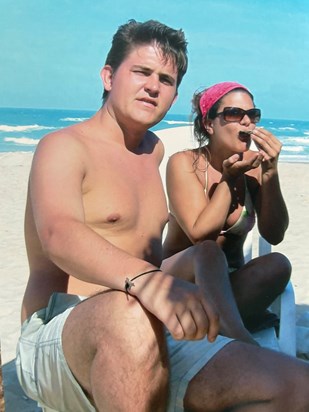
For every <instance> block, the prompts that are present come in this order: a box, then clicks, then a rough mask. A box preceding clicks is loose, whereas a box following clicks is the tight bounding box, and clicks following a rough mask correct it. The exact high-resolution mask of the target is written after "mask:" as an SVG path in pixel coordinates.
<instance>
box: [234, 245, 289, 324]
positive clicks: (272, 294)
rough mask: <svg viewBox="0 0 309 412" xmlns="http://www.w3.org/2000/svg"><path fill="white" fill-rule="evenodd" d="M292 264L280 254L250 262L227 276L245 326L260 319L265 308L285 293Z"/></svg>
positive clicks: (275, 253)
mask: <svg viewBox="0 0 309 412" xmlns="http://www.w3.org/2000/svg"><path fill="white" fill-rule="evenodd" d="M290 276H291V264H290V262H289V260H288V259H287V258H286V256H284V255H282V254H281V253H277V252H274V253H270V254H268V255H264V256H260V257H257V258H255V259H252V260H251V261H250V262H248V263H247V264H246V265H244V266H242V267H241V268H240V269H238V270H236V271H234V272H232V273H231V274H230V279H231V284H232V288H233V292H234V296H235V299H236V302H237V305H238V308H239V311H240V314H241V315H242V318H243V319H244V321H245V323H246V324H252V323H253V324H254V323H255V322H259V320H260V319H261V318H263V316H264V314H265V311H266V309H267V308H268V306H269V305H270V304H271V303H272V302H273V301H274V300H275V299H276V298H277V297H278V296H279V295H280V294H281V293H282V292H283V291H284V289H285V287H286V285H287V283H288V282H289V279H290Z"/></svg>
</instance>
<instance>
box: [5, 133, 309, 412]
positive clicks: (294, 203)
mask: <svg viewBox="0 0 309 412" xmlns="http://www.w3.org/2000/svg"><path fill="white" fill-rule="evenodd" d="M157 134H158V135H159V136H160V137H161V139H162V140H163V142H164V145H165V148H166V155H165V158H164V161H163V163H162V165H161V168H160V170H161V173H162V177H163V179H165V165H166V161H167V159H168V157H169V156H170V155H171V154H172V153H173V152H176V151H178V150H181V149H183V148H189V147H193V143H192V141H193V140H192V137H191V135H192V131H191V128H190V127H180V128H173V129H168V130H163V131H159V132H157ZM31 160H32V153H19V152H17V153H0V187H1V193H2V204H1V208H0V228H1V240H0V242H1V248H0V254H1V255H0V261H1V262H2V264H1V268H0V339H1V354H2V365H3V379H4V391H5V401H6V412H17V411H23V412H28V411H29V412H33V411H38V410H39V409H38V408H37V407H36V404H35V403H34V402H33V401H31V400H30V399H28V398H27V397H26V396H25V395H24V394H23V392H22V390H21V389H20V388H19V385H18V384H17V380H16V373H15V369H14V359H15V347H16V342H17V339H18V335H19V328H20V321H19V320H20V306H21V300H22V296H23V292H24V289H25V285H26V281H27V277H28V264H27V256H26V250H25V246H24V239H23V219H24V209H25V201H26V191H27V181H28V174H29V169H30V165H31ZM279 172H280V180H281V186H282V191H283V194H284V197H285V200H286V203H287V205H288V209H289V214H290V227H289V229H288V231H287V233H286V237H285V239H284V241H283V242H282V243H281V244H280V245H278V246H275V247H273V250H276V251H280V252H282V253H284V254H285V255H287V256H288V257H289V259H290V260H291V262H292V265H293V274H292V284H293V286H294V291H295V296H296V303H297V317H298V318H300V317H301V316H302V315H303V314H304V313H305V312H306V313H307V312H308V311H309V276H308V271H309V254H308V244H309V242H308V239H306V231H305V228H306V227H309V213H308V207H309V185H308V181H309V164H301V163H279Z"/></svg>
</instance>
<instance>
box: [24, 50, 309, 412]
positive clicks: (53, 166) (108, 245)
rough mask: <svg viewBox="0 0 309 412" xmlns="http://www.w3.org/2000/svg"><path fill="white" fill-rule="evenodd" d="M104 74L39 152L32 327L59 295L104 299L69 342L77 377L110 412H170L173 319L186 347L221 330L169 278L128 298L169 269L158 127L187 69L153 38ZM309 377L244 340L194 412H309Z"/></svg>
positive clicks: (67, 333) (32, 219)
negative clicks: (91, 108) (99, 89)
mask: <svg viewBox="0 0 309 412" xmlns="http://www.w3.org/2000/svg"><path fill="white" fill-rule="evenodd" d="M101 77H102V81H103V85H104V88H105V90H107V91H108V97H107V99H106V102H105V104H104V105H103V106H102V108H101V109H100V110H99V111H98V112H97V113H96V114H95V115H94V116H93V117H92V118H91V119H89V120H87V121H85V122H83V123H81V124H78V125H75V126H72V127H69V128H66V129H64V130H62V131H59V132H56V133H52V134H50V135H48V136H46V137H45V138H44V139H42V141H41V142H40V144H39V146H38V149H37V151H36V154H35V156H34V161H33V165H32V169H31V175H30V183H29V195H28V201H27V210H26V221H25V231H26V244H27V251H28V257H29V264H30V279H29V283H28V286H27V290H26V293H25V297H24V301H23V310H22V320H25V319H26V318H27V317H29V316H30V315H31V314H32V313H33V312H34V311H36V310H38V309H40V308H42V307H46V305H47V303H48V300H49V297H50V295H51V293H52V292H55V291H59V292H69V293H74V294H80V295H86V296H91V298H89V299H87V300H86V301H83V302H82V303H81V304H79V305H78V306H77V307H76V308H75V309H73V311H72V312H71V314H70V315H69V318H68V319H67V321H66V324H65V327H64V331H63V336H62V338H63V347H64V353H65V356H66V360H67V362H68V364H69V366H70V369H71V370H72V372H73V374H74V375H75V377H76V379H77V380H78V382H79V383H80V384H81V386H82V387H83V388H84V390H85V392H86V393H87V394H88V396H89V398H90V399H91V400H92V402H93V404H94V405H95V407H96V409H97V410H98V411H109V412H110V411H135V412H136V411H151V412H154V411H164V410H166V400H167V390H168V385H167V379H168V367H167V363H168V359H167V353H166V348H165V343H164V333H163V324H164V325H165V326H166V327H167V328H168V329H169V330H170V332H171V333H172V335H173V336H174V337H175V338H176V339H188V340H189V339H191V340H192V339H200V338H202V337H204V336H205V335H206V334H208V339H209V340H214V339H215V338H216V335H217V333H218V329H219V322H218V317H217V315H216V313H215V312H214V311H213V309H212V306H211V305H210V304H209V303H208V302H207V301H206V300H205V298H204V297H203V296H202V294H201V292H200V290H199V288H198V286H197V285H195V284H193V283H189V282H186V281H184V280H181V279H177V278H175V277H173V276H172V275H170V274H167V273H161V272H154V273H151V274H149V275H145V276H141V277H140V278H138V279H136V280H135V281H134V284H135V286H134V287H132V289H131V290H130V294H126V293H124V285H125V279H126V277H128V278H130V279H131V278H132V277H134V276H136V275H138V274H140V273H142V272H144V271H147V270H151V269H156V268H158V267H160V265H161V261H162V242H161V240H162V230H163V228H164V226H165V224H166V221H167V218H168V210H167V204H166V199H165V196H164V191H163V186H162V182H161V179H160V175H159V170H158V168H159V164H160V161H161V159H162V156H163V146H162V143H161V142H160V141H159V140H158V138H157V137H156V136H155V135H154V134H153V133H151V132H148V131H147V130H148V129H149V127H151V126H152V125H154V124H155V123H157V122H158V121H160V119H162V117H163V116H164V115H165V113H166V112H167V111H168V109H169V108H170V106H171V104H172V103H173V101H174V99H175V97H176V94H177V85H176V80H177V70H176V69H175V66H174V64H173V62H172V61H171V60H170V59H167V60H165V59H163V58H162V53H161V51H160V49H159V48H158V47H157V46H156V45H155V44H143V45H140V46H138V47H134V48H133V49H132V51H131V52H130V53H129V55H128V56H127V58H126V59H125V60H124V61H123V62H122V64H121V65H120V66H119V68H118V69H117V70H116V71H113V70H112V69H111V67H110V66H109V65H106V66H105V67H104V68H103V70H102V72H101ZM214 270H216V267H215V264H214ZM266 366H267V367H266ZM282 376H284V377H285V379H284V380H282ZM279 377H280V379H279ZM308 381H309V372H308V367H307V365H305V364H304V363H301V362H300V361H297V360H293V359H290V358H288V357H284V356H283V355H281V354H276V353H273V352H270V351H265V350H263V349H260V348H256V347H254V346H253V345H248V344H244V343H240V342H232V343H230V344H229V345H228V346H226V347H225V348H224V349H223V350H222V351H220V352H219V354H218V355H217V356H215V358H214V359H213V360H211V361H210V363H209V364H208V365H207V366H206V367H204V368H203V369H202V370H201V371H200V372H199V373H198V375H197V376H196V377H195V378H194V379H193V380H192V382H191V383H190V385H189V388H188V390H187V393H186V398H185V407H186V408H187V409H188V410H191V411H199V410H200V411H208V410H209V411H215V410H216V411H219V410H241V411H246V410H248V411H249V410H250V411H251V410H252V411H254V410H265V411H268V410H277V411H279V410H280V411H281V410H291V411H292V410H293V411H296V410H305V407H308V405H309V399H308V394H307V392H308V391H307V388H308ZM261 405H262V407H263V408H264V409H259V408H261ZM282 405H284V407H285V408H286V407H288V408H287V409H284V408H281V407H282Z"/></svg>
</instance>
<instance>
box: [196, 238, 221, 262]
mask: <svg viewBox="0 0 309 412" xmlns="http://www.w3.org/2000/svg"><path fill="white" fill-rule="evenodd" d="M193 256H194V258H198V259H205V260H206V261H207V262H208V263H210V262H211V261H212V259H220V260H223V261H224V262H225V263H226V258H225V254H224V252H223V251H222V249H221V247H220V246H219V245H218V244H217V243H216V242H215V241H214V240H203V241H202V242H201V243H197V244H195V245H194V246H193Z"/></svg>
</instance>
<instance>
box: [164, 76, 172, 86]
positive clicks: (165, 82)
mask: <svg viewBox="0 0 309 412" xmlns="http://www.w3.org/2000/svg"><path fill="white" fill-rule="evenodd" d="M161 82H162V83H164V84H168V85H170V86H173V84H174V81H173V79H170V78H169V77H161Z"/></svg>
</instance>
